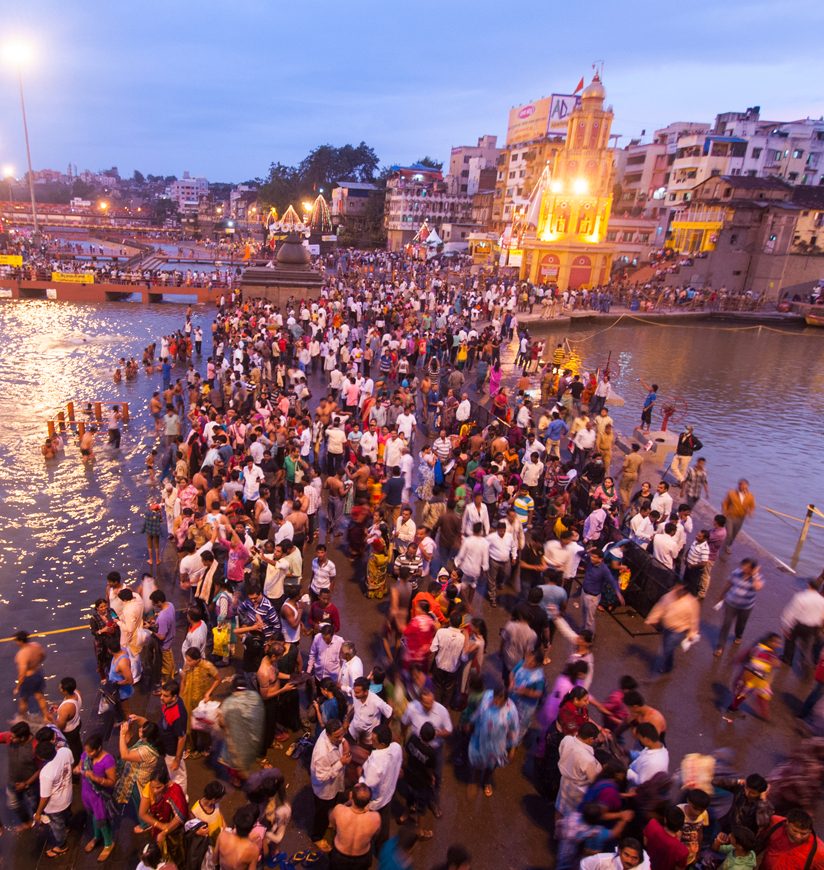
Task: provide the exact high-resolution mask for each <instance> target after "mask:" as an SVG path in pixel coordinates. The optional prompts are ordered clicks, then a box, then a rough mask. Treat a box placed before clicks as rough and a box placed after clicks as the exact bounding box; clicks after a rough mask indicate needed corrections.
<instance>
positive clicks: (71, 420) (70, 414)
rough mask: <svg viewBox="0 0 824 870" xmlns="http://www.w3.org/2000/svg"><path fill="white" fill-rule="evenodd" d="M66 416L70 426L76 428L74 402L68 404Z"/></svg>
mask: <svg viewBox="0 0 824 870" xmlns="http://www.w3.org/2000/svg"><path fill="white" fill-rule="evenodd" d="M66 416H67V417H68V418H69V426H74V402H67V403H66Z"/></svg>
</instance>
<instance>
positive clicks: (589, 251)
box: [521, 74, 615, 290]
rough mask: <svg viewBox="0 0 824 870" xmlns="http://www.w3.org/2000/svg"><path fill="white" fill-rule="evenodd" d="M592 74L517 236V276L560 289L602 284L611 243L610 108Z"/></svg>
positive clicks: (610, 257)
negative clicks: (527, 224) (527, 223)
mask: <svg viewBox="0 0 824 870" xmlns="http://www.w3.org/2000/svg"><path fill="white" fill-rule="evenodd" d="M605 97H606V92H605V91H604V86H603V84H602V83H601V79H600V77H599V76H598V75H597V74H596V75H595V77H594V78H593V80H592V81H591V82H590V84H589V85H588V87H586V88H585V89H584V92H583V93H582V94H581V101H580V103H579V104H578V106H577V107H576V108H575V109H574V110H573V112H572V113H571V114H570V117H569V123H568V127H567V137H566V144H565V146H564V148H563V149H562V150H561V151H559V152H558V154H557V156H556V158H555V163H554V166H553V167H552V168H551V172H550V174H549V177H548V179H547V183H546V184H545V186H544V189H543V191H542V193H541V203H540V211H539V212H538V218H537V224H536V226H535V227H534V229H532V228H530V229H529V230H527V231H526V232H525V233H524V235H523V240H522V244H521V247H522V249H523V258H522V261H521V277H522V278H525V279H529V280H530V281H533V282H536V283H548V284H555V285H557V286H558V287H559V288H560V289H561V290H566V289H573V288H581V287H587V288H591V287H595V286H598V285H600V284H606V283H607V282H608V280H609V275H610V269H611V267H612V257H613V254H614V250H615V247H614V245H613V244H610V243H608V242H607V241H606V235H607V225H608V223H609V216H610V209H611V207H612V186H613V174H614V171H613V161H612V151H611V149H610V148H609V133H610V128H611V126H612V118H613V113H612V109H611V108H610V107H607V108H605V107H604V99H605Z"/></svg>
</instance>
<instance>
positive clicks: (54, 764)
mask: <svg viewBox="0 0 824 870" xmlns="http://www.w3.org/2000/svg"><path fill="white" fill-rule="evenodd" d="M29 754H31V750H29ZM34 755H35V757H36V758H37V760H38V761H39V762H40V763H42V764H43V766H42V767H41V768H40V774H39V776H40V802H39V803H38V804H37V811H36V812H35V814H34V822H35V823H36V824H40V822H41V820H42V816H43V814H44V812H45V814H46V815H47V816H48V819H49V822H48V825H49V829H50V831H51V834H52V836H53V837H54V840H55V846H54V849H53V850H50V851H51V852H53V855H49V857H53V856H56V855H62V854H64V853H65V851H66V838H67V833H68V831H67V828H68V822H69V817H70V816H71V805H72V768H73V767H74V759H73V758H72V751H71V749H69V747H68V746H61V747H60V748H59V749H58V748H56V747H55V744H54V743H50V742H48V741H45V742H44V741H41V742H40V743H38V744H37V749H36V750H35V752H34Z"/></svg>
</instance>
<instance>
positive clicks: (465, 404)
mask: <svg viewBox="0 0 824 870" xmlns="http://www.w3.org/2000/svg"><path fill="white" fill-rule="evenodd" d="M471 414H472V405H471V403H470V401H469V394H468V393H464V394H463V395H462V396H461V401H460V403H459V404H458V407H457V409H456V410H455V419H456V420H457V422H458V423H466V421H467V420H468V419H469V417H470V416H471Z"/></svg>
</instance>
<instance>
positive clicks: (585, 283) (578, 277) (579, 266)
mask: <svg viewBox="0 0 824 870" xmlns="http://www.w3.org/2000/svg"><path fill="white" fill-rule="evenodd" d="M591 286H592V260H590V258H589V257H586V256H583V255H580V256H577V257H574V258H573V260H572V268H571V269H570V270H569V288H570V290H577V289H578V288H579V287H591Z"/></svg>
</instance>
